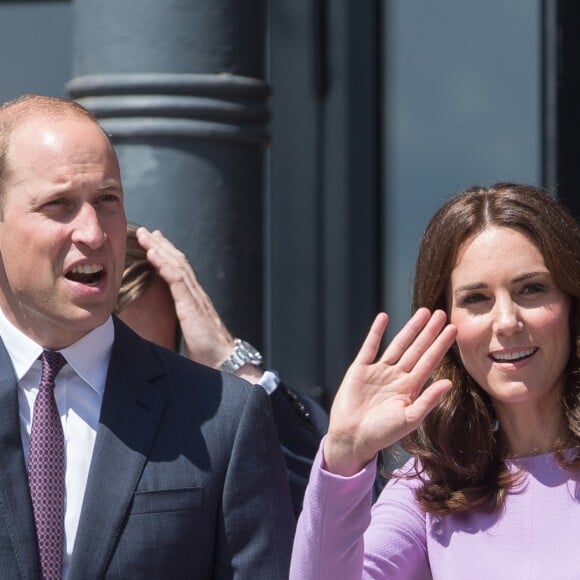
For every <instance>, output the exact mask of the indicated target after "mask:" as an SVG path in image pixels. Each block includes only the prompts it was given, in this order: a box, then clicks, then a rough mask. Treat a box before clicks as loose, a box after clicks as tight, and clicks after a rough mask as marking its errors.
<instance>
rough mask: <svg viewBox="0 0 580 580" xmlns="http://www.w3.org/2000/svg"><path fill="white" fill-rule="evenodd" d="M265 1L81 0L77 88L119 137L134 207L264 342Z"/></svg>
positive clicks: (225, 311)
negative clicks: (183, 253) (189, 262)
mask: <svg viewBox="0 0 580 580" xmlns="http://www.w3.org/2000/svg"><path fill="white" fill-rule="evenodd" d="M265 27H266V1H265V0H246V1H245V2H237V1H236V0H164V1H163V2H160V1H159V0H123V1H119V0H99V1H98V2H95V1H94V0H73V35H74V41H73V78H72V79H71V81H70V82H69V83H68V90H69V92H70V95H71V96H72V97H73V98H75V99H77V100H79V101H80V102H81V103H82V104H83V105H85V106H86V107H87V108H89V109H90V110H92V111H94V112H95V113H96V114H97V116H98V117H99V119H100V120H101V122H102V125H103V126H104V128H105V129H106V130H107V131H108V132H109V133H110V134H111V135H112V138H113V141H114V142H115V146H116V149H117V152H118V154H119V159H120V162H121V170H122V173H123V181H124V186H125V196H126V207H127V216H128V218H129V219H130V220H131V221H135V222H138V223H142V224H144V225H147V226H148V227H150V228H159V229H161V230H162V231H164V232H165V233H166V234H167V236H168V237H169V238H171V239H172V240H173V241H174V242H175V244H176V245H177V246H178V247H179V248H180V249H182V250H183V251H184V252H185V253H186V254H187V256H188V257H189V258H190V261H191V262H192V264H193V266H194V267H195V269H196V271H197V273H198V276H199V278H200V280H201V282H202V284H203V285H204V286H205V287H206V289H207V290H208V292H209V294H210V296H211V297H212V299H213V300H214V302H215V304H216V306H217V308H218V310H219V312H220V313H221V315H222V316H223V317H224V319H225V321H226V323H227V324H228V326H229V327H230V328H231V330H232V331H233V332H234V333H235V334H237V335H240V336H243V337H244V338H247V339H249V340H251V341H253V342H255V343H256V344H258V345H260V344H261V343H262V279H263V277H262V263H263V261H262V195H263V173H264V171H263V165H264V155H265V148H266V146H267V143H268V135H267V130H266V124H267V122H268V110H267V104H266V100H267V98H268V95H269V89H268V86H267V85H266V83H265V82H264V80H263V79H264V69H265Z"/></svg>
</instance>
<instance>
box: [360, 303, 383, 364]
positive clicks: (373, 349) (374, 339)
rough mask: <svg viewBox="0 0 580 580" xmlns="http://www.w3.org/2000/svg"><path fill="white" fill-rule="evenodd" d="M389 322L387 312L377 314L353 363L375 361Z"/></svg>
mask: <svg viewBox="0 0 580 580" xmlns="http://www.w3.org/2000/svg"><path fill="white" fill-rule="evenodd" d="M388 323H389V317H388V315H387V314H386V313H385V312H380V313H379V314H377V316H376V318H375V319H374V321H373V323H372V325H371V327H370V329H369V332H368V334H367V336H366V338H365V340H364V342H363V343H362V346H361V347H360V350H359V351H358V354H357V355H356V357H355V359H354V361H353V364H371V363H372V362H374V360H375V358H376V357H377V353H378V352H379V348H380V346H381V340H382V339H383V335H384V334H385V330H386V328H387V325H388Z"/></svg>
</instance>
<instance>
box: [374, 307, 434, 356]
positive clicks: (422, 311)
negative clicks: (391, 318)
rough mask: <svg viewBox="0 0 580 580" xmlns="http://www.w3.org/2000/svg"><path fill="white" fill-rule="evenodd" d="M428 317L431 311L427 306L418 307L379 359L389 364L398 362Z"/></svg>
mask: <svg viewBox="0 0 580 580" xmlns="http://www.w3.org/2000/svg"><path fill="white" fill-rule="evenodd" d="M430 318H431V313H430V312H429V310H428V309H427V308H419V309H418V310H417V311H416V312H415V314H413V316H412V317H411V318H410V319H409V320H408V321H407V323H406V324H405V326H403V328H402V329H401V330H400V331H399V332H398V333H397V334H396V335H395V337H394V338H393V340H392V341H391V342H390V344H389V345H388V346H387V348H386V349H385V352H384V353H383V356H382V357H381V361H382V362H384V363H387V364H389V365H394V364H396V363H397V362H399V359H400V358H401V356H402V355H403V353H404V352H405V351H406V350H407V349H408V348H409V346H410V345H411V344H412V343H413V341H414V340H415V338H416V337H417V335H418V334H419V333H420V332H421V330H422V329H423V327H424V326H425V325H426V324H427V322H428V321H429V319H430Z"/></svg>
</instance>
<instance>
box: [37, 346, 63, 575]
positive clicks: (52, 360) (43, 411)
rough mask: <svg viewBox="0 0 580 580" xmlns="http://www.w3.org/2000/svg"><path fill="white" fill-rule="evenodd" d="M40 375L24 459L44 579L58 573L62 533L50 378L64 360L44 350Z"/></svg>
mask: <svg viewBox="0 0 580 580" xmlns="http://www.w3.org/2000/svg"><path fill="white" fill-rule="evenodd" d="M40 359H41V361H42V376H41V379H40V387H39V389H38V395H37V396H36V400H35V402H34V412H33V415H32V428H31V432H30V455H29V458H28V483H29V485H30V496H31V497H32V507H33V510H34V520H35V522H36V534H37V537H38V549H39V551H40V566H41V569H42V577H43V579H44V580H57V579H60V578H61V576H62V572H61V568H62V551H63V535H64V530H63V528H64V489H65V488H64V473H65V472H64V469H65V462H64V436H63V433H62V425H61V422H60V415H59V413H58V409H57V408H56V401H55V399H54V379H55V378H56V375H58V373H59V372H60V370H61V369H62V367H63V366H64V365H65V364H66V361H65V359H64V357H63V356H62V354H60V353H59V352H53V351H50V350H45V351H44V352H43V353H42V356H41V357H40Z"/></svg>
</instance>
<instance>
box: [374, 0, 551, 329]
mask: <svg viewBox="0 0 580 580" xmlns="http://www.w3.org/2000/svg"><path fill="white" fill-rule="evenodd" d="M386 5H387V6H388V11H387V13H386V15H385V34H386V40H385V59H386V71H385V96H386V100H385V106H386V115H385V123H384V131H385V138H386V142H387V147H386V156H385V167H386V181H385V185H386V189H385V196H386V202H385V216H384V247H385V252H386V257H387V263H386V265H387V267H386V268H385V270H384V283H385V289H386V296H385V301H386V304H387V309H388V310H389V311H390V313H391V314H392V323H391V334H392V332H393V331H394V330H395V329H396V328H398V327H400V326H401V325H402V324H403V322H404V321H405V320H406V318H407V317H408V315H409V302H410V301H409V299H410V294H411V281H412V274H413V272H412V267H413V264H414V260H415V256H416V250H417V244H418V242H419V239H420V236H421V233H422V230H423V228H424V227H425V225H426V223H427V220H428V218H429V217H430V216H431V214H432V212H433V211H434V209H435V208H436V207H437V206H439V205H440V204H441V202H442V201H443V200H444V199H445V198H446V197H447V196H448V195H449V194H450V193H452V192H455V191H458V190H461V189H464V188H465V187H467V186H469V185H473V184H476V183H479V184H482V185H490V184H491V183H493V182H496V181H500V180H517V181H524V182H530V183H536V184H537V183H538V182H539V180H540V173H541V171H540V133H541V130H540V127H541V121H540V118H541V98H540V95H541V76H540V75H541V66H540V64H541V62H540V55H541V47H540V31H541V22H540V17H541V14H540V5H539V2H538V1H537V0H533V1H530V0H488V1H486V2H478V1H476V0H469V1H465V0H440V1H438V2H431V1H430V0H392V1H390V2H388V3H386Z"/></svg>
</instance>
